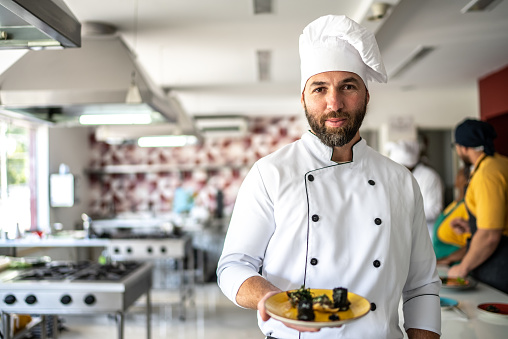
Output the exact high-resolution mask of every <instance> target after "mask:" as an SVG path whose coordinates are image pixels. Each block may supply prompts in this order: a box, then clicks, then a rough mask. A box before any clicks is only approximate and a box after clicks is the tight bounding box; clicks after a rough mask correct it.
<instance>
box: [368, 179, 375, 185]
mask: <svg viewBox="0 0 508 339" xmlns="http://www.w3.org/2000/svg"><path fill="white" fill-rule="evenodd" d="M368 183H369V185H371V186H374V185H375V184H376V182H375V181H374V180H369V181H368Z"/></svg>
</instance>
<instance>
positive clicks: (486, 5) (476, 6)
mask: <svg viewBox="0 0 508 339" xmlns="http://www.w3.org/2000/svg"><path fill="white" fill-rule="evenodd" d="M501 1H502V0H473V1H471V2H469V3H468V4H467V5H466V6H465V7H464V8H462V9H461V10H460V11H461V12H462V13H470V12H485V11H490V10H492V9H493V8H494V7H496V6H497V5H499V3H500V2H501Z"/></svg>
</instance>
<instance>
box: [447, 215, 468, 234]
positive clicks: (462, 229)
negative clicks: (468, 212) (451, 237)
mask: <svg viewBox="0 0 508 339" xmlns="http://www.w3.org/2000/svg"><path fill="white" fill-rule="evenodd" d="M450 225H451V226H452V228H453V230H454V231H455V233H457V234H464V233H470V232H471V229H470V228H469V222H468V221H467V220H466V219H463V218H455V219H452V220H451V221H450Z"/></svg>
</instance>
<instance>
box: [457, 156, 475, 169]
mask: <svg viewBox="0 0 508 339" xmlns="http://www.w3.org/2000/svg"><path fill="white" fill-rule="evenodd" d="M459 158H460V159H461V160H462V162H463V163H464V166H465V167H471V165H473V163H472V162H471V160H470V159H469V157H468V156H466V155H459Z"/></svg>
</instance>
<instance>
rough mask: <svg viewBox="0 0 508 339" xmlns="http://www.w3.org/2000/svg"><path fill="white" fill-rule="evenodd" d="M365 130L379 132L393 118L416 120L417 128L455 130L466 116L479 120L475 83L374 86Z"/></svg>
mask: <svg viewBox="0 0 508 339" xmlns="http://www.w3.org/2000/svg"><path fill="white" fill-rule="evenodd" d="M370 93H371V97H370V103H369V109H368V112H367V116H366V118H365V122H364V127H365V128H368V129H374V130H377V129H378V128H379V126H381V125H382V124H383V123H386V122H388V121H389V119H390V117H398V116H407V115H410V116H412V117H413V118H414V123H415V126H416V127H417V128H436V129H452V128H453V127H455V126H456V125H457V124H458V123H459V122H460V121H461V120H463V119H464V118H466V117H473V118H479V117H480V104H479V95H478V86H477V83H476V82H472V83H469V84H464V85H461V86H454V87H427V88H414V89H397V88H393V87H392V88H390V89H385V88H383V85H378V84H372V86H371V88H370Z"/></svg>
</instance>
